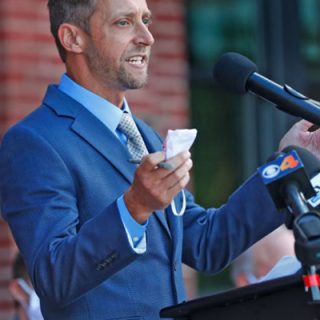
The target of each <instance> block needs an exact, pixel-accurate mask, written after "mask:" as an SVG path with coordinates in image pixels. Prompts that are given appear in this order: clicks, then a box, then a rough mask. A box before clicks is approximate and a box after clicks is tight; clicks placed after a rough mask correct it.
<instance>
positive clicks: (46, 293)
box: [0, 126, 139, 307]
mask: <svg viewBox="0 0 320 320" xmlns="http://www.w3.org/2000/svg"><path fill="white" fill-rule="evenodd" d="M76 156H77V155H75V157H76ZM0 192H1V193H0V196H1V205H2V214H3V217H4V218H5V220H7V222H8V223H9V225H10V228H11V230H12V232H13V235H14V238H15V240H16V242H17V245H18V247H19V249H20V251H21V254H22V256H23V257H24V259H25V261H26V264H27V268H28V272H29V274H30V275H31V278H32V281H33V284H34V286H35V289H36V291H37V293H38V295H39V296H40V297H41V298H42V299H46V301H48V302H49V303H51V304H52V305H56V306H58V307H63V306H64V305H68V304H69V303H71V302H73V301H74V300H75V299H77V298H78V297H80V296H81V295H83V294H84V293H86V292H88V291H89V290H91V289H93V288H95V287H96V286H98V285H99V284H100V283H101V282H103V281H105V280H107V279H108V278H109V277H110V276H112V275H113V274H115V273H116V272H117V271H119V270H121V269H123V268H124V267H125V266H127V265H128V264H130V262H132V261H134V260H135V259H137V258H138V257H139V255H138V254H136V253H135V252H134V250H133V249H132V248H131V246H130V244H129V243H128V240H127V235H126V233H125V229H124V227H123V224H122V221H121V218H120V215H119V211H118V206H117V203H116V199H115V201H114V202H113V203H111V204H110V205H108V206H107V207H106V208H105V209H104V210H103V211H102V212H101V213H100V214H98V215H96V216H94V218H92V219H90V220H88V221H87V222H85V223H84V224H83V225H82V226H81V228H79V214H78V209H77V195H76V188H75V185H74V182H73V179H72V177H71V174H70V172H69V170H68V168H67V167H66V165H65V164H64V162H63V160H62V159H61V158H60V156H59V154H57V152H56V151H55V150H54V149H53V148H52V147H51V145H50V144H49V143H48V142H47V141H45V140H44V139H42V138H41V137H40V136H39V135H37V134H36V133H34V132H33V131H31V130H30V129H26V128H24V127H21V126H19V127H15V128H14V129H13V130H11V131H9V133H8V134H7V135H6V136H5V138H4V140H3V143H2V147H1V151H0ZM122 239H123V241H122Z"/></svg>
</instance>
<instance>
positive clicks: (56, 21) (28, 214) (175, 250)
mask: <svg viewBox="0 0 320 320" xmlns="http://www.w3.org/2000/svg"><path fill="white" fill-rule="evenodd" d="M49 11H50V19H51V28H52V33H53V35H54V37H55V40H56V43H57V46H58V49H59V52H60V55H61V58H62V59H63V61H64V62H65V66H66V75H64V76H63V77H62V79H61V82H60V84H59V85H50V86H49V88H48V91H47V93H46V95H45V97H44V100H43V103H42V105H41V106H40V108H38V109H37V110H35V112H33V113H32V114H30V115H29V116H28V117H26V118H25V119H24V120H22V121H21V122H20V123H18V124H17V125H16V126H14V127H13V128H12V129H10V130H9V132H8V133H7V134H6V136H5V137H4V139H3V142H2V146H1V152H0V194H1V202H2V212H3V216H4V218H5V219H6V220H7V221H8V223H9V225H10V228H11V230H12V232H13V234H14V237H15V240H16V242H17V244H18V246H19V248H20V251H21V253H22V255H23V258H24V260H25V262H26V265H27V269H28V273H29V274H30V276H31V279H32V282H33V285H34V287H35V289H36V292H37V294H38V295H39V297H40V301H41V309H42V313H43V315H44V318H45V319H54V320H56V319H59V320H64V319H73V320H74V319H95V320H99V319H104V320H106V319H158V318H159V311H160V309H161V308H163V307H166V306H169V305H172V304H176V303H179V302H182V301H183V300H184V299H185V293H184V287H183V277H182V272H181V264H182V261H183V262H184V263H186V264H187V265H189V266H191V267H192V268H195V269H197V270H200V271H206V272H217V271H219V270H221V269H223V268H224V267H225V266H227V265H228V264H229V263H230V262H231V261H232V260H233V259H234V258H235V257H236V256H238V255H239V254H240V253H241V252H242V251H244V250H245V249H246V248H248V247H249V246H250V245H252V244H253V243H254V242H256V241H257V240H259V239H260V238H262V237H263V236H265V235H266V234H267V233H269V232H271V231H272V230H274V229H275V228H276V227H278V226H279V225H280V224H281V223H282V222H283V220H284V217H283V216H282V215H281V214H280V213H278V212H277V211H276V210H275V207H274V204H273V202H272V200H271V198H270V197H269V194H268V193H267V191H266V188H265V187H264V186H263V184H262V182H261V180H260V177H259V176H257V175H254V176H253V177H251V178H250V179H249V180H248V181H247V182H246V183H245V184H244V185H243V186H242V187H241V188H239V189H238V190H237V191H236V192H235V193H234V194H233V195H232V196H231V197H230V199H229V201H228V203H227V204H226V205H224V206H223V207H221V208H219V209H213V208H212V209H208V210H205V209H204V208H202V207H200V206H198V205H197V204H196V203H194V200H193V197H192V195H191V194H190V193H189V192H188V191H187V190H185V191H184V193H185V195H186V210H185V214H184V215H183V216H182V217H177V216H174V215H173V213H172V211H171V207H170V203H171V202H172V201H174V202H175V204H176V206H177V207H179V206H181V203H182V199H183V192H180V191H182V190H183V189H184V187H185V186H186V185H187V183H188V181H189V171H190V169H191V167H192V161H191V157H190V153H189V152H183V153H181V154H178V155H177V156H175V157H174V158H172V159H170V160H169V161H168V163H167V165H166V168H163V166H162V165H161V163H162V162H163V161H164V158H165V157H164V154H163V152H161V150H162V140H161V139H160V138H159V136H158V134H157V133H155V132H154V131H153V130H152V129H151V128H150V127H149V126H147V125H146V124H145V123H144V122H142V121H141V120H139V119H136V118H133V119H134V121H132V118H131V116H130V109H129V106H128V103H127V101H126V100H125V98H124V95H125V92H126V90H128V89H138V88H140V87H142V86H143V85H144V84H145V83H146V80H147V69H148V63H149V58H150V49H151V46H152V44H153V42H154V39H153V37H152V35H151V33H150V31H149V29H148V27H149V25H150V23H151V13H150V11H149V9H148V7H147V4H146V2H145V0H121V1H119V0H81V1H80V0H79V1H76V0H49ZM136 126H137V127H138V130H137V128H136ZM126 128H127V129H128V128H129V130H125V129H126ZM132 131H134V134H135V135H134V137H133V136H132V134H131V133H132ZM137 132H138V134H137ZM140 134H141V136H142V138H143V142H144V143H145V145H146V147H147V152H148V155H146V154H147V152H146V150H145V149H143V148H144V144H143V143H142V142H141V141H142V140H141V137H140ZM139 139H140V140H139ZM137 154H139V155H140V158H142V156H143V161H142V163H141V165H139V166H137V165H135V164H134V163H131V162H130V161H128V160H130V159H132V158H134V160H137V159H138V160H140V158H137ZM178 209H179V208H178Z"/></svg>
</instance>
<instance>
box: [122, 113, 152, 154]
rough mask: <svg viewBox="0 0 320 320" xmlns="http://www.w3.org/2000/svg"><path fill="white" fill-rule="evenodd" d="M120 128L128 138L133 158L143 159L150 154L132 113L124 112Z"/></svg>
mask: <svg viewBox="0 0 320 320" xmlns="http://www.w3.org/2000/svg"><path fill="white" fill-rule="evenodd" d="M118 129H119V130H120V131H121V132H123V133H124V134H125V135H126V137H127V138H128V143H127V146H128V150H129V152H130V154H131V156H132V158H133V159H135V160H141V159H142V158H143V157H144V156H145V155H147V154H148V150H147V148H146V145H145V144H144V142H143V139H142V137H141V134H140V132H139V130H138V128H137V126H136V124H135V122H134V121H133V119H132V117H131V115H130V114H128V113H126V112H124V113H123V114H122V117H121V120H120V123H119V125H118Z"/></svg>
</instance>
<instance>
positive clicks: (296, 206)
mask: <svg viewBox="0 0 320 320" xmlns="http://www.w3.org/2000/svg"><path fill="white" fill-rule="evenodd" d="M284 188H285V190H284V193H285V195H286V203H287V205H288V207H289V208H290V210H291V213H292V214H293V215H294V220H293V224H292V229H293V233H294V237H295V252H296V256H297V258H298V259H299V261H300V262H301V264H302V266H303V271H304V275H303V280H304V286H305V290H306V292H309V291H310V293H311V301H310V302H311V303H313V304H320V289H319V287H320V275H319V274H318V273H317V266H318V265H320V215H319V213H318V212H317V211H316V210H314V209H312V210H310V208H309V206H308V203H307V201H306V200H305V198H304V195H303V194H302V193H301V192H300V189H299V185H298V184H297V183H296V182H291V183H288V184H287V185H286V186H285V187H284ZM287 227H288V228H291V226H290V227H289V226H288V225H287Z"/></svg>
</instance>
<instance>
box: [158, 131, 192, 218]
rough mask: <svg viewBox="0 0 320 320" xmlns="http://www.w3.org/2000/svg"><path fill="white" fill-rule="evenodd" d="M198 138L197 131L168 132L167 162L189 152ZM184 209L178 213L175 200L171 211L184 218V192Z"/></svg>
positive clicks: (184, 198)
mask: <svg viewBox="0 0 320 320" xmlns="http://www.w3.org/2000/svg"><path fill="white" fill-rule="evenodd" d="M196 137H197V129H177V130H168V134H167V137H166V139H165V141H164V143H163V150H164V152H165V157H166V160H169V159H170V158H172V157H174V156H176V155H177V154H178V153H180V152H183V151H189V150H190V148H191V146H192V144H193V142H194V140H195V139H196ZM181 192H182V207H181V209H180V212H177V208H176V204H175V202H174V199H173V200H172V202H171V209H172V212H173V214H174V215H175V216H177V217H181V216H183V214H184V212H185V210H186V195H185V193H184V191H183V190H182V191H181Z"/></svg>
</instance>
